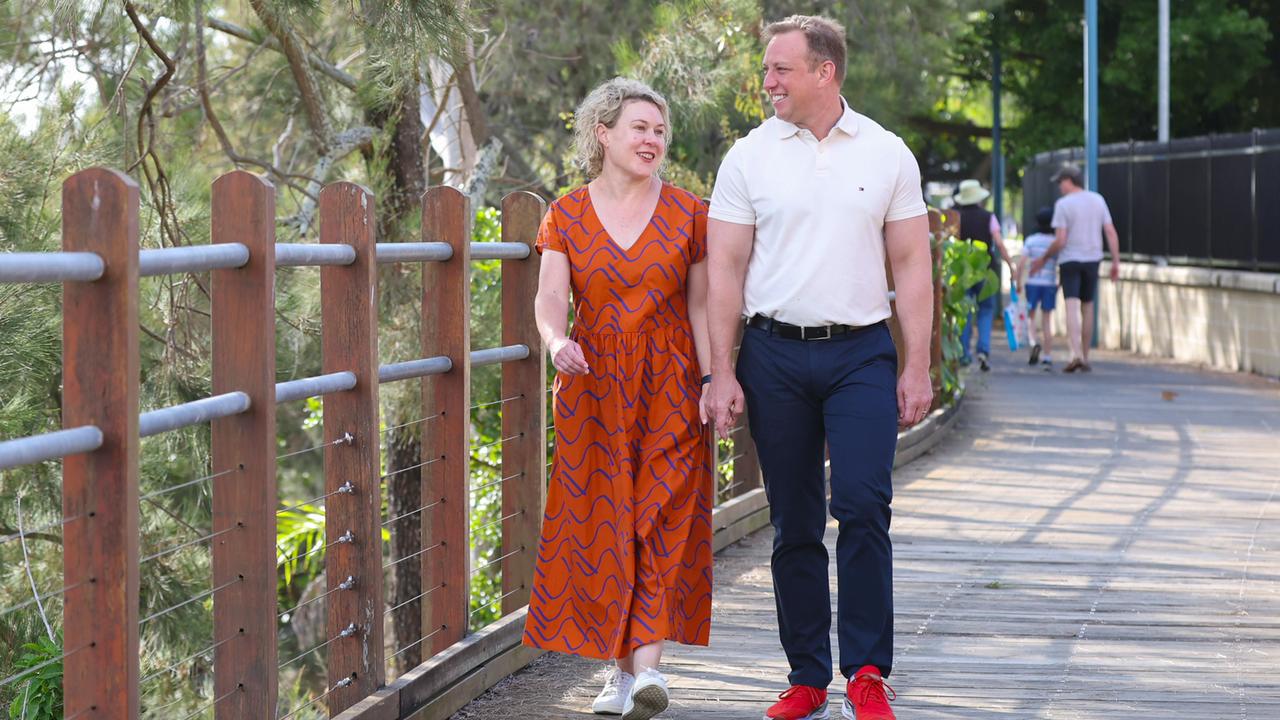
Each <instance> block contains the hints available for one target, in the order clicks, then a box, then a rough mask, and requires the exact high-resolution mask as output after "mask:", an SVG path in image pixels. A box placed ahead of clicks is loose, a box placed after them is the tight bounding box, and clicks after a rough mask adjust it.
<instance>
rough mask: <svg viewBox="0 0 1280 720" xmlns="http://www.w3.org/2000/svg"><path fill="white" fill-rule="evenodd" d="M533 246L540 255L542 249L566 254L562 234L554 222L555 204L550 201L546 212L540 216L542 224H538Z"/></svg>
mask: <svg viewBox="0 0 1280 720" xmlns="http://www.w3.org/2000/svg"><path fill="white" fill-rule="evenodd" d="M533 248H534V249H535V250H537V251H538V254H539V255H541V254H542V251H543V250H555V251H556V252H560V253H565V254H566V255H567V254H568V250H566V249H565V246H564V236H563V235H561V234H560V226H559V225H557V224H556V205H555V203H552V205H551V207H549V208H547V213H546V214H545V215H543V216H542V224H541V225H540V226H538V240H537V242H536V243H535V244H534V246H533Z"/></svg>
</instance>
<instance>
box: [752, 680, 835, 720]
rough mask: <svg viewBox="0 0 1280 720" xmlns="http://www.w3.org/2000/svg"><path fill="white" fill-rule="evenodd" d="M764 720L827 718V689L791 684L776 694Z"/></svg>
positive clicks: (821, 719) (824, 719) (818, 719)
mask: <svg viewBox="0 0 1280 720" xmlns="http://www.w3.org/2000/svg"><path fill="white" fill-rule="evenodd" d="M778 697H779V698H781V700H779V701H778V702H776V703H774V704H773V707H771V708H769V711H768V712H766V713H765V714H764V720H827V717H828V715H827V691H826V690H823V689H821V688H816V687H809V686H808V685H792V686H791V687H790V688H788V689H787V691H786V692H784V693H782V694H781V695H779V696H778Z"/></svg>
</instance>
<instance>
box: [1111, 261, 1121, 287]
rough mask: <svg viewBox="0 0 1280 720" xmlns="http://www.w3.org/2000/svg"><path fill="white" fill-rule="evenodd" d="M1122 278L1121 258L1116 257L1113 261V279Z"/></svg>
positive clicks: (1113, 280)
mask: <svg viewBox="0 0 1280 720" xmlns="http://www.w3.org/2000/svg"><path fill="white" fill-rule="evenodd" d="M1119 279H1120V259H1119V258H1115V259H1113V260H1112V261H1111V281H1112V282H1115V281H1116V280H1119Z"/></svg>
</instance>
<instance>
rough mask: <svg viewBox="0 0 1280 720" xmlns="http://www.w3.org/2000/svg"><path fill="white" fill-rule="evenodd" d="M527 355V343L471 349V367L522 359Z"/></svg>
mask: <svg viewBox="0 0 1280 720" xmlns="http://www.w3.org/2000/svg"><path fill="white" fill-rule="evenodd" d="M527 357H529V346H528V345H507V346H505V347H497V348H488V349H486V350H472V351H471V367H473V368H477V367H484V366H485V365H497V364H498V363H504V362H512V361H514V360H524V359H525V358H527Z"/></svg>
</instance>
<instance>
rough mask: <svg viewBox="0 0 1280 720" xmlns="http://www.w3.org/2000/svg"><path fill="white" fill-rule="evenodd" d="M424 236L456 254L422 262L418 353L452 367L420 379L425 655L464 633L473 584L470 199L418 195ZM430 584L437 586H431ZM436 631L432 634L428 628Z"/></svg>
mask: <svg viewBox="0 0 1280 720" xmlns="http://www.w3.org/2000/svg"><path fill="white" fill-rule="evenodd" d="M422 235H423V240H424V241H438V242H445V243H448V244H449V246H450V247H452V248H453V257H452V258H450V259H449V260H446V261H445V262H439V263H427V264H426V265H424V266H423V270H422V354H423V357H432V356H436V355H443V356H445V357H448V358H449V359H450V360H451V361H452V362H453V369H452V370H451V371H449V372H448V373H445V374H443V375H436V376H433V377H431V378H428V379H427V380H426V381H425V382H424V383H423V385H422V408H423V417H428V416H431V415H436V414H439V417H438V418H436V420H435V421H433V422H430V423H426V424H425V427H424V429H423V438H422V458H423V461H424V462H427V461H429V460H431V459H435V458H438V461H437V462H435V463H433V464H431V465H428V466H425V467H423V469H422V502H423V504H424V505H430V504H432V503H433V502H437V501H438V503H439V504H437V505H435V507H432V508H430V509H429V510H424V511H423V512H422V544H423V548H424V549H425V548H432V549H431V550H427V551H426V552H423V554H422V561H421V562H422V587H423V591H424V592H426V591H431V594H430V595H429V596H428V601H427V602H424V603H422V632H423V633H424V637H429V638H430V639H428V640H426V641H425V642H424V643H423V644H424V646H425V648H424V650H423V654H424V656H427V657H430V656H431V655H434V654H436V653H438V652H440V651H441V650H444V649H445V648H447V647H449V646H450V645H452V644H454V643H455V642H458V641H459V640H461V639H462V638H463V636H464V635H466V632H467V620H468V616H469V614H470V613H469V612H468V605H469V602H470V594H471V593H470V590H471V587H470V585H471V583H470V578H471V570H470V567H471V562H470V557H471V552H470V547H469V544H468V522H469V520H470V518H469V514H470V504H471V503H470V498H469V493H468V488H469V485H470V483H469V476H470V474H471V467H470V465H471V443H470V438H471V436H470V427H471V417H470V415H471V411H470V408H471V362H470V358H471V335H470V327H469V323H470V320H471V205H470V202H469V201H468V199H467V196H466V195H463V194H462V193H461V192H458V191H457V190H455V189H454V188H450V187H434V188H431V189H430V190H427V192H426V193H424V194H423V196H422ZM433 588H438V589H434V590H433ZM433 633H434V634H433Z"/></svg>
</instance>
